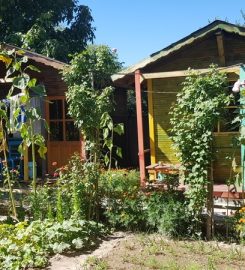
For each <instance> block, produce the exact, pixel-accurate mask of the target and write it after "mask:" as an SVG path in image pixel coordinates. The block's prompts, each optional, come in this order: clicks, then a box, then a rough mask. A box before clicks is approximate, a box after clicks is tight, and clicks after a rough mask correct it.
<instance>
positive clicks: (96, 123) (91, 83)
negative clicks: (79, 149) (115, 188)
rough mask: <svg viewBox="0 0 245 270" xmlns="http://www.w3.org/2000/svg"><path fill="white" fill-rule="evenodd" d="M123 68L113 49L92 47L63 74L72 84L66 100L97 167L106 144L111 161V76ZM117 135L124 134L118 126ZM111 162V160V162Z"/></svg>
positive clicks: (77, 58) (68, 82) (81, 54)
mask: <svg viewBox="0 0 245 270" xmlns="http://www.w3.org/2000/svg"><path fill="white" fill-rule="evenodd" d="M121 66H122V64H121V63H120V62H119V61H118V58H117V54H116V53H115V52H113V51H112V50H111V49H110V48H109V47H107V46H105V45H99V46H95V45H90V46H88V47H87V48H86V50H84V51H83V52H81V53H80V54H76V55H75V56H74V57H73V59H72V60H71V62H70V65H69V66H68V67H67V68H66V69H64V71H63V78H64V80H65V82H66V83H67V84H68V92H67V95H66V97H67V102H68V105H69V114H70V115H71V117H72V118H73V119H74V120H75V124H76V126H77V127H78V128H79V129H80V130H81V132H82V134H83V136H84V138H85V139H86V143H87V146H88V148H89V152H90V158H91V160H93V161H94V162H95V163H97V162H99V160H100V159H101V150H102V147H103V144H104V146H107V147H108V149H109V150H110V154H109V156H110V157H111V151H112V147H113V144H112V139H111V137H110V136H109V135H110V132H113V123H112V119H111V117H110V114H109V113H110V112H111V111H112V109H113V106H112V105H113V103H112V90H113V89H112V87H111V86H110V85H111V75H112V74H113V73H115V72H117V71H119V70H120V69H121ZM116 131H118V132H119V133H121V128H120V126H116ZM101 136H103V140H102V141H103V142H101ZM107 157H108V156H107ZM110 157H108V158H109V160H110ZM109 160H108V159H107V161H108V162H109ZM106 163H107V162H106Z"/></svg>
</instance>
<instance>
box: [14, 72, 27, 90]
mask: <svg viewBox="0 0 245 270" xmlns="http://www.w3.org/2000/svg"><path fill="white" fill-rule="evenodd" d="M29 80H30V77H29V75H27V74H25V75H24V76H19V77H15V78H14V80H13V85H14V87H16V88H18V89H21V90H24V89H25V88H26V87H27V85H28V83H29Z"/></svg>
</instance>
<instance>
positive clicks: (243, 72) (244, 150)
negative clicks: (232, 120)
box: [240, 65, 245, 199]
mask: <svg viewBox="0 0 245 270" xmlns="http://www.w3.org/2000/svg"><path fill="white" fill-rule="evenodd" d="M244 80H245V66H244V65H242V66H241V68H240V81H242V82H244ZM242 89H244V87H242ZM243 91H244V90H243ZM240 105H241V109H240V114H241V116H242V121H241V129H245V97H244V95H240ZM241 167H242V191H243V194H244V190H245V145H244V144H241ZM243 197H244V195H243ZM243 199H244V198H243Z"/></svg>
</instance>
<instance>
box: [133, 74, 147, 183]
mask: <svg viewBox="0 0 245 270" xmlns="http://www.w3.org/2000/svg"><path fill="white" fill-rule="evenodd" d="M140 77H141V75H140V71H139V70H136V71H135V94H136V114H137V130H138V149H139V166H140V185H141V187H144V186H145V154H144V133H143V119H142V101H141V82H140Z"/></svg>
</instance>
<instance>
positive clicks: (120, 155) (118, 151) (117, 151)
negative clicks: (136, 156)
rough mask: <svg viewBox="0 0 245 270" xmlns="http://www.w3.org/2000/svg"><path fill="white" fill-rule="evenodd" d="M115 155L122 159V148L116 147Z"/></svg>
mask: <svg viewBox="0 0 245 270" xmlns="http://www.w3.org/2000/svg"><path fill="white" fill-rule="evenodd" d="M116 154H117V156H119V157H120V158H122V148H121V147H117V150H116Z"/></svg>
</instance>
